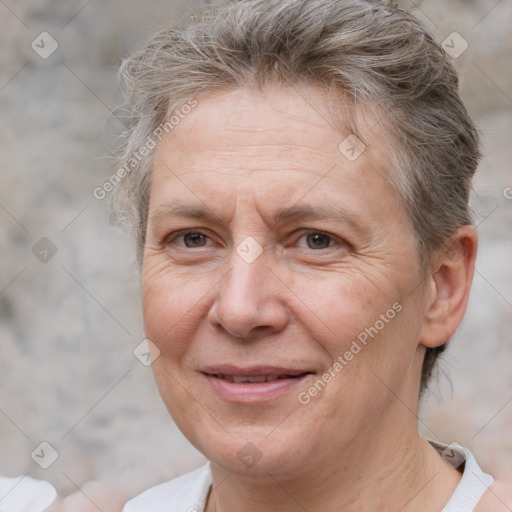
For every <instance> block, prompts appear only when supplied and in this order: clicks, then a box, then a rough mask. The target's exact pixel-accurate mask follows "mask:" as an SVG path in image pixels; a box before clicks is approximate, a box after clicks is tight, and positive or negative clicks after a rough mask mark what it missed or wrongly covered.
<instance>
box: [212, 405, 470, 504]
mask: <svg viewBox="0 0 512 512" xmlns="http://www.w3.org/2000/svg"><path fill="white" fill-rule="evenodd" d="M395 407H396V408H397V410H388V412H389V413H390V414H388V415H387V417H388V418H389V419H390V420H393V418H395V419H394V420H393V421H386V420H384V421H383V422H376V424H378V428H377V427H369V428H368V429H367V430H366V432H362V433H361V434H360V435H359V436H358V437H357V438H356V439H354V440H353V441H352V442H351V443H350V444H349V446H348V447H347V448H346V449H343V450H340V451H339V452H336V450H335V449H333V450H331V453H330V458H329V460H325V459H324V460H323V461H321V463H319V464H317V463H315V462H316V461H315V462H314V461H312V464H311V467H309V468H305V469H304V471H303V472H302V473H299V474H295V475H293V477H289V478H287V477H286V476H283V475H279V476H278V477H276V476H274V475H272V474H270V473H269V472H266V475H265V476H260V477H258V478H254V477H251V476H247V475H238V474H235V473H231V472H228V471H226V470H224V469H222V468H220V467H219V466H217V465H215V464H213V463H212V478H213V490H212V492H211V495H210V497H209V499H208V503H207V507H206V512H229V511H232V510H238V511H244V512H263V511H265V512H274V511H276V512H277V511H279V512H304V510H322V511H323V512H341V511H342V512H355V511H358V512H359V511H361V510H364V511H366V512H373V511H375V512H377V511H379V512H380V511H382V510H400V511H401V512H437V511H439V510H441V509H442V508H443V507H444V505H445V504H446V502H447V501H448V499H449V497H450V496H451V494H452V493H453V490H454V489H455V487H456V486H457V485H458V483H459V481H460V474H459V473H458V472H457V471H456V470H454V469H452V468H450V467H449V466H448V464H447V463H445V462H444V461H443V460H442V459H441V457H440V456H439V454H438V453H437V452H436V451H435V450H434V448H432V447H431V446H430V444H428V442H427V441H425V440H423V439H422V438H421V437H420V436H419V434H418V429H417V423H416V420H415V418H414V415H413V414H412V413H411V412H410V411H407V414H408V415H409V416H410V418H409V420H410V421H405V420H404V422H403V423H398V424H397V421H396V417H397V416H396V415H395V416H394V414H398V410H399V409H402V411H401V416H403V409H404V407H403V404H401V403H400V404H399V406H395ZM395 407H391V408H390V409H395ZM402 419H403V418H402ZM387 425H389V426H388V427H387ZM264 473H265V472H264Z"/></svg>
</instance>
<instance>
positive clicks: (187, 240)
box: [166, 229, 208, 249]
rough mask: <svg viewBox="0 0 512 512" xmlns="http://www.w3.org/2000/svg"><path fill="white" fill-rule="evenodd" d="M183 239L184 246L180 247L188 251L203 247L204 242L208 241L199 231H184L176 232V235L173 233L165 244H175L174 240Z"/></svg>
mask: <svg viewBox="0 0 512 512" xmlns="http://www.w3.org/2000/svg"><path fill="white" fill-rule="evenodd" d="M179 239H183V242H184V244H185V245H181V244H178V245H180V246H181V247H186V248H188V249H194V248H201V247H205V243H206V240H207V239H208V236H207V235H205V234H204V233H201V232H200V231H194V230H191V229H189V230H185V231H178V232H177V233H174V235H172V237H170V238H168V239H167V241H166V243H167V244H170V243H171V242H175V241H176V240H179Z"/></svg>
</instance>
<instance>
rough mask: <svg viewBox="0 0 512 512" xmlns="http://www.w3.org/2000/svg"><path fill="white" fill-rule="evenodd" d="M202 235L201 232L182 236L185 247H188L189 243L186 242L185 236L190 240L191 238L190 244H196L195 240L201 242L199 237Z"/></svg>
mask: <svg viewBox="0 0 512 512" xmlns="http://www.w3.org/2000/svg"><path fill="white" fill-rule="evenodd" d="M202 236H203V235H202V234H201V233H187V234H186V235H185V237H184V241H185V245H186V246H187V247H190V244H188V243H187V238H188V239H189V240H190V238H193V241H192V245H194V246H195V245H196V244H197V242H201V237H202Z"/></svg>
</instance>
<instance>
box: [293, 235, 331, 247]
mask: <svg viewBox="0 0 512 512" xmlns="http://www.w3.org/2000/svg"><path fill="white" fill-rule="evenodd" d="M304 238H305V239H306V248H307V249H327V248H329V247H330V246H331V243H330V242H334V237H333V236H332V235H329V234H327V233H323V232H321V231H310V232H309V233H306V234H304V235H303V236H301V237H300V239H299V240H302V239H304ZM299 245H300V244H299ZM302 247H304V246H303V245H302Z"/></svg>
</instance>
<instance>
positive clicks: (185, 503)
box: [123, 441, 494, 512]
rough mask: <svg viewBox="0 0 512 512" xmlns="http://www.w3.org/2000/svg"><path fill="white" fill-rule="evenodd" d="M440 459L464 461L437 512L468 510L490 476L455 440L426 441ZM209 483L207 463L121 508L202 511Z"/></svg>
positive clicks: (154, 511) (158, 511)
mask: <svg viewBox="0 0 512 512" xmlns="http://www.w3.org/2000/svg"><path fill="white" fill-rule="evenodd" d="M430 444H431V445H432V446H433V447H434V448H436V449H437V450H438V451H439V453H440V454H442V456H443V458H444V459H445V460H446V461H447V462H448V463H450V465H452V466H453V467H455V468H457V467H458V466H459V465H461V464H462V463H464V472H463V474H462V479H461V481H460V483H459V485H458V486H457V488H456V489H455V491H454V492H453V494H452V496H451V498H450V500H449V501H448V503H447V504H446V506H445V507H444V508H443V510H442V511H440V512H472V510H473V509H474V508H475V507H476V504H477V503H478V502H479V501H480V498H481V497H482V495H483V494H484V492H485V491H486V490H487V488H488V487H489V486H490V485H491V484H492V483H493V482H494V478H493V477H492V476H490V475H488V474H486V473H484V472H483V471H482V470H481V469H480V467H479V466H478V463H477V462H476V460H475V457H474V456H473V454H472V453H471V452H470V451H469V450H468V449H467V448H464V447H462V446H460V445H458V444H457V443H452V444H451V445H449V446H448V445H445V444H442V443H437V442H435V441H430ZM211 484H212V476H211V471H210V464H209V463H207V464H205V465H204V466H202V467H201V468H199V469H197V470H195V471H192V472H191V473H187V474H185V475H182V476H180V477H178V478H175V479H174V480H171V481H170V482H166V483H163V484H160V485H156V486H155V487H151V488H150V489H148V490H146V491H144V492H143V493H141V494H139V495H138V496H136V497H135V498H133V499H132V500H130V501H129V502H128V503H127V504H126V505H125V506H124V508H123V512H149V511H151V512H204V507H205V504H206V499H207V497H208V493H209V491H210V487H211Z"/></svg>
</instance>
